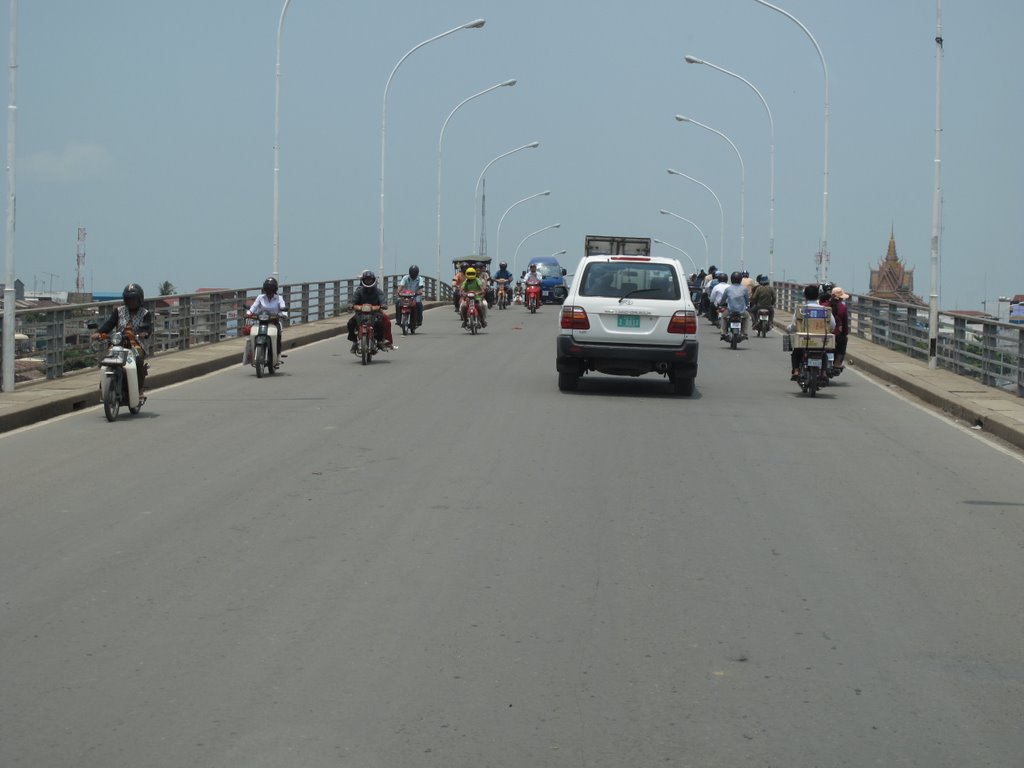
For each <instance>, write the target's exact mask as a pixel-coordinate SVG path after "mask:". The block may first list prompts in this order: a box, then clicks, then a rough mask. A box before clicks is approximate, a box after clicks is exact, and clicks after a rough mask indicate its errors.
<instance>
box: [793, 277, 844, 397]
mask: <svg viewBox="0 0 1024 768" xmlns="http://www.w3.org/2000/svg"><path fill="white" fill-rule="evenodd" d="M820 295H821V286H819V285H817V284H814V283H812V284H810V285H808V286H806V287H805V288H804V303H803V304H802V305H800V306H798V307H797V308H796V310H794V312H793V319H792V321H790V323H789V325H788V326H787V327H786V332H787V333H796V323H797V320H799V319H800V318H801V316H802V310H803V309H804V308H805V307H806V308H814V307H821V302H820V301H819V299H818V297H819V296H820ZM828 321H829V333H835V330H836V319H835V317H833V316H832V313H831V312H829V315H828ZM789 357H790V368H791V370H790V373H789V380H790V381H799V380H800V364H801V363H802V362H803V359H804V351H803V350H802V349H800V348H799V347H798V346H797V345H796V344H794V345H793V352H792V353H791V354H790V356H789Z"/></svg>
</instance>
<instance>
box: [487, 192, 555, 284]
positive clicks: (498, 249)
mask: <svg viewBox="0 0 1024 768" xmlns="http://www.w3.org/2000/svg"><path fill="white" fill-rule="evenodd" d="M550 194H551V190H550V189H546V190H544V191H543V192H537V193H536V194H533V195H530V196H529V197H524V198H523V199H522V200H516V201H515V202H514V203H512V205H510V206H509V207H508V208H506V209H505V212H504V213H503V214H501V218H500V219H498V231H497V232H496V233H495V235H494V245H495V251H496V252H497V254H498V261H501V223H502V222H503V221H504V220H505V217H506V216H508V212H509V211H511V210H512V209H513V208H515V207H516V206H517V205H522V204H523V203H525V202H526V201H527V200H533V198H535V197H545V196H547V195H550ZM512 266H513V267H514V266H515V264H514V263H513V265H512Z"/></svg>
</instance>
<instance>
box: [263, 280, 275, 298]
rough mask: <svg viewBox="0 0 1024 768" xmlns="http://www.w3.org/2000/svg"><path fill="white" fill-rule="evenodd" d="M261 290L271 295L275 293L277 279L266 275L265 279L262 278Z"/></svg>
mask: <svg viewBox="0 0 1024 768" xmlns="http://www.w3.org/2000/svg"><path fill="white" fill-rule="evenodd" d="M263 292H264V293H265V294H267V296H273V295H274V294H275V293H277V280H276V279H275V278H273V277H268V278H267V279H266V280H264V281H263Z"/></svg>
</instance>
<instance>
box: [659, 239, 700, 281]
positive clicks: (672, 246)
mask: <svg viewBox="0 0 1024 768" xmlns="http://www.w3.org/2000/svg"><path fill="white" fill-rule="evenodd" d="M652 242H655V243H658V245H667V246H668V247H669V248H671V249H672V250H674V251H679V252H680V253H681V254H683V256H685V257H686V258H688V259H690V254H688V253H687V252H686V251H684V250H683V249H682V248H680V247H679V246H678V245H672V243H666V242H665V241H664V240H659V239H658V238H656V237H655V238H652ZM690 266H691V267H693V272H694V274H696V273H697V265H696V264H694V263H693V259H690Z"/></svg>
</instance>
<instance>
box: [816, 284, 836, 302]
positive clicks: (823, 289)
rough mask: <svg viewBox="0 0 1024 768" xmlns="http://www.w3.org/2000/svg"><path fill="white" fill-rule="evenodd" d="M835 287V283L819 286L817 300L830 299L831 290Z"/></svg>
mask: <svg viewBox="0 0 1024 768" xmlns="http://www.w3.org/2000/svg"><path fill="white" fill-rule="evenodd" d="M835 287H836V286H835V283H822V284H821V285H819V286H818V298H819V299H831V298H832V289H833V288H835Z"/></svg>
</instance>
